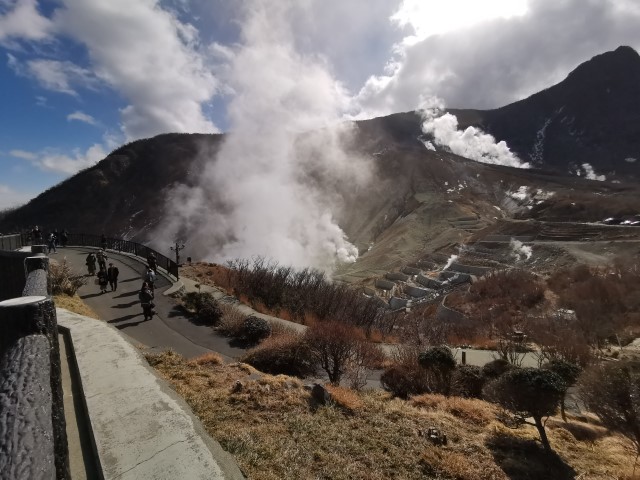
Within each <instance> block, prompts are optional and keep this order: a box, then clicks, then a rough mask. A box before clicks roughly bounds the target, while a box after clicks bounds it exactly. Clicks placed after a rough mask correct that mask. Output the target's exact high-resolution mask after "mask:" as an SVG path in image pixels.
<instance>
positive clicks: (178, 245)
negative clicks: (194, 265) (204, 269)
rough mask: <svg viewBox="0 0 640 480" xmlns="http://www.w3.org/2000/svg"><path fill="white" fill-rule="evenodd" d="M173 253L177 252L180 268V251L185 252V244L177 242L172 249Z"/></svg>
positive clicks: (177, 263)
mask: <svg viewBox="0 0 640 480" xmlns="http://www.w3.org/2000/svg"><path fill="white" fill-rule="evenodd" d="M170 248H171V251H172V252H176V265H177V266H180V250H184V243H180V242H179V241H178V240H176V244H175V246H173V247H170Z"/></svg>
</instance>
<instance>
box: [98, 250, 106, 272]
mask: <svg viewBox="0 0 640 480" xmlns="http://www.w3.org/2000/svg"><path fill="white" fill-rule="evenodd" d="M97 257H98V266H99V267H100V269H103V268H104V269H105V270H106V269H107V259H108V258H109V257H107V254H106V252H105V251H104V248H102V249H100V250H98V255H97Z"/></svg>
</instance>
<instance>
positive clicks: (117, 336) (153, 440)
mask: <svg viewBox="0 0 640 480" xmlns="http://www.w3.org/2000/svg"><path fill="white" fill-rule="evenodd" d="M89 251H91V249H88V248H67V249H59V250H58V253H57V254H56V255H54V256H53V258H52V260H54V261H57V262H60V261H62V260H63V258H66V260H67V262H68V264H69V265H70V266H71V268H72V269H73V270H75V271H76V272H84V271H85V270H84V261H85V258H86V256H87V254H88V252H89ZM108 255H109V257H110V258H109V261H112V262H113V263H114V265H116V266H117V267H118V268H119V270H120V278H119V285H118V288H117V290H116V291H115V292H108V293H105V294H101V293H100V290H99V287H98V286H97V285H95V284H94V282H93V281H92V280H93V279H90V281H89V282H88V283H87V285H84V286H83V287H81V288H80V290H79V292H78V293H79V295H80V297H81V298H83V300H84V301H85V302H86V303H87V304H88V305H89V306H90V307H91V308H93V309H94V310H95V311H96V313H97V314H98V315H99V316H100V317H101V318H102V319H103V320H104V321H100V320H95V319H91V318H88V317H84V316H82V315H77V314H75V313H72V312H69V311H67V310H64V309H57V317H58V325H59V326H60V327H61V329H62V331H63V332H66V333H65V335H66V336H67V337H68V338H69V340H70V341H69V342H68V344H69V347H67V358H68V359H69V362H70V364H71V363H73V367H72V369H75V371H76V372H77V376H78V377H79V379H80V380H81V387H80V388H81V392H79V395H80V397H81V398H82V401H83V404H84V409H85V410H86V411H87V413H88V422H89V427H90V430H91V432H93V450H94V452H95V455H96V457H97V460H98V464H99V470H100V471H101V473H102V478H105V479H114V480H115V479H118V480H125V479H127V480H138V479H149V480H152V479H153V480H155V479H167V480H169V479H178V478H185V479H187V478H188V479H192V478H193V479H215V480H218V479H219V480H236V479H238V480H240V479H243V478H244V476H243V475H242V472H241V471H240V469H239V468H238V466H237V464H236V462H235V460H234V459H233V457H232V456H231V455H229V454H228V453H227V452H225V451H224V450H223V449H222V447H221V446H220V445H219V444H218V443H217V442H216V441H214V440H213V439H211V438H210V437H209V435H208V434H207V433H206V432H205V430H204V428H203V427H202V425H201V424H200V422H199V421H198V419H197V418H195V417H194V416H193V414H192V413H191V411H190V409H189V407H188V405H187V404H186V403H185V402H184V400H182V399H181V398H180V397H179V396H178V395H177V394H176V393H175V392H174V391H173V389H172V388H171V387H170V386H168V384H167V383H166V382H165V381H164V380H162V379H160V378H159V377H158V376H157V375H156V374H155V372H154V371H153V369H152V368H151V367H149V365H148V364H147V362H146V360H145V359H144V358H143V356H142V355H141V353H140V352H139V349H137V348H136V347H135V344H140V343H141V344H144V345H145V346H148V347H149V349H150V350H152V351H154V350H157V351H161V350H165V349H167V348H173V350H175V351H177V352H178V353H180V354H182V355H184V356H186V357H193V356H197V355H201V354H203V353H207V352H210V351H212V349H211V348H207V346H206V345H200V344H198V343H195V342H193V341H191V340H189V339H188V338H186V337H185V336H184V335H182V334H180V333H178V332H177V331H176V330H174V329H172V328H171V327H170V326H169V325H168V324H167V323H175V324H178V325H181V326H183V327H184V328H186V329H188V330H189V331H190V333H191V334H194V335H195V334H197V333H198V332H200V333H201V334H202V333H203V332H204V330H206V333H207V335H206V336H205V335H203V336H204V337H206V338H205V339H204V341H203V342H200V343H205V344H210V345H211V346H217V345H215V344H214V343H215V342H213V343H211V340H210V339H209V337H210V336H211V328H210V327H205V326H201V325H193V324H191V323H190V322H189V321H188V320H187V319H186V318H185V317H184V316H183V315H181V314H180V311H179V310H178V309H176V308H175V305H174V304H173V303H172V302H171V301H170V299H169V298H166V297H164V296H163V295H161V292H162V291H166V290H169V288H171V286H172V285H171V282H169V281H168V280H167V279H165V278H159V279H158V282H156V283H157V287H156V304H157V306H158V307H157V310H158V311H159V312H160V315H159V316H154V318H153V319H152V320H148V321H143V315H142V309H141V308H140V305H139V301H138V296H137V293H138V289H139V288H140V285H141V283H142V280H141V275H142V274H143V272H144V268H145V266H144V264H142V263H141V261H140V259H136V258H132V257H128V256H126V255H118V254H115V253H111V252H108ZM88 278H89V277H88ZM203 329H204V330H203ZM118 330H120V332H118ZM121 333H125V334H126V335H121ZM127 336H128V337H130V339H131V340H132V341H128V340H127ZM194 338H197V337H194ZM222 340H224V341H222ZM207 342H209V343H207ZM226 343H227V341H226V339H221V340H220V344H221V345H220V346H221V347H224V344H226ZM220 346H217V347H220ZM69 350H70V351H69ZM234 350H237V349H232V348H231V347H229V346H228V344H227V345H226V353H227V354H228V356H227V359H228V360H232V356H233V355H234V354H235V353H236V352H235V351H234ZM66 395H69V393H67V392H65V396H66Z"/></svg>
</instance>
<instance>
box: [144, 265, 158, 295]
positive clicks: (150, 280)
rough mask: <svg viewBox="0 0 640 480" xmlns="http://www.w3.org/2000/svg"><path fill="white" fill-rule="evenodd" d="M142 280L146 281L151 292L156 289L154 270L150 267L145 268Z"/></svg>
mask: <svg viewBox="0 0 640 480" xmlns="http://www.w3.org/2000/svg"><path fill="white" fill-rule="evenodd" d="M144 281H145V282H146V283H147V285H148V286H149V288H150V289H151V291H152V292H154V291H155V289H156V285H155V282H156V272H154V271H153V269H152V268H151V267H148V268H147V272H146V273H145V275H144Z"/></svg>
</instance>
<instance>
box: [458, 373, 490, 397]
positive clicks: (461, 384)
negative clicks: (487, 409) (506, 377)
mask: <svg viewBox="0 0 640 480" xmlns="http://www.w3.org/2000/svg"><path fill="white" fill-rule="evenodd" d="M484 381H485V377H484V376H483V375H482V369H481V368H480V367H477V366H475V365H461V366H459V367H458V368H457V369H456V370H455V371H454V372H453V376H452V379H451V394H452V395H456V396H458V397H466V398H482V387H483V386H484Z"/></svg>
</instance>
